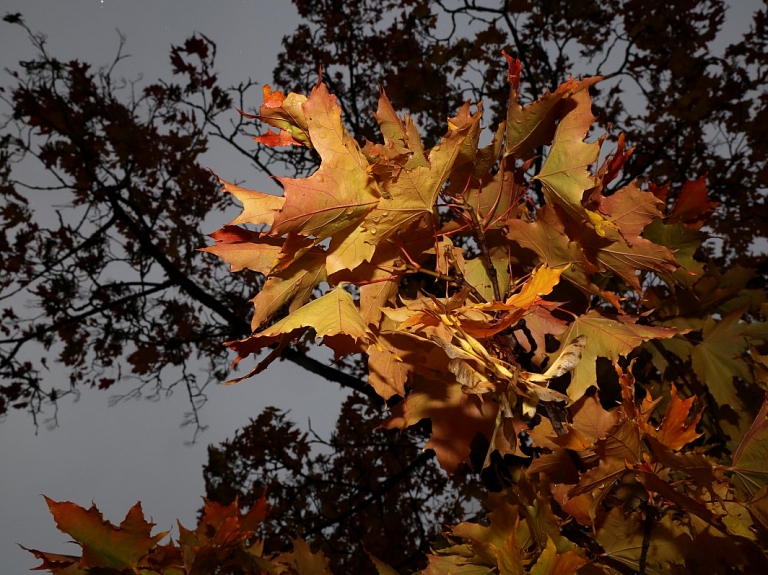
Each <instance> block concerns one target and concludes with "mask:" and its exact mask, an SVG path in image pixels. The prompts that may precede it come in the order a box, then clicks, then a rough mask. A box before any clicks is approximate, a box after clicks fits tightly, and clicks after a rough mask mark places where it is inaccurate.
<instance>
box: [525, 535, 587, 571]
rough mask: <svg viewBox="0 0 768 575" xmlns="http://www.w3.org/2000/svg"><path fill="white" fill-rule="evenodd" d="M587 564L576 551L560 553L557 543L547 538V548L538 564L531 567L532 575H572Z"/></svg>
mask: <svg viewBox="0 0 768 575" xmlns="http://www.w3.org/2000/svg"><path fill="white" fill-rule="evenodd" d="M586 564H587V560H586V559H584V558H583V557H579V556H578V555H577V554H576V552H575V551H566V552H565V553H558V552H557V548H556V547H555V543H554V542H553V541H552V539H550V538H549V537H547V546H546V547H545V549H544V551H543V552H542V554H541V555H539V558H538V559H537V560H536V564H535V565H534V566H533V567H531V570H530V574H531V575H572V574H573V573H576V571H578V570H579V568H580V567H583V566H584V565H586Z"/></svg>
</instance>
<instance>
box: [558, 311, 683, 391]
mask: <svg viewBox="0 0 768 575" xmlns="http://www.w3.org/2000/svg"><path fill="white" fill-rule="evenodd" d="M636 322H637V318H632V317H630V316H627V315H623V316H622V315H617V316H615V317H607V316H604V315H602V314H600V313H599V312H597V311H596V310H591V311H589V312H587V313H586V314H584V315H581V316H579V317H578V318H576V319H575V320H574V321H573V323H571V325H570V326H569V328H568V330H566V332H565V333H564V334H563V336H561V338H560V341H561V342H564V341H571V340H572V339H573V338H575V337H576V336H579V335H585V336H586V337H587V342H588V343H587V345H586V347H585V348H584V350H583V352H582V359H581V362H579V364H578V365H577V366H576V368H575V369H574V370H573V374H572V377H571V383H570V385H569V386H568V396H569V397H570V398H571V400H573V401H576V400H577V399H579V398H580V397H581V396H583V395H584V393H586V391H587V389H589V388H590V387H591V386H593V385H597V373H596V362H597V358H598V357H604V358H607V359H609V360H610V361H617V360H618V359H619V357H626V356H627V355H628V354H629V353H630V352H632V350H634V349H635V348H637V347H638V346H639V345H640V344H641V343H643V342H645V341H649V340H652V339H666V338H671V337H674V336H676V335H679V334H682V333H685V332H686V331H687V330H676V329H673V328H667V327H661V326H651V325H641V324H638V323H636Z"/></svg>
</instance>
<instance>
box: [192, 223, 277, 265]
mask: <svg viewBox="0 0 768 575" xmlns="http://www.w3.org/2000/svg"><path fill="white" fill-rule="evenodd" d="M210 237H211V238H213V239H214V240H216V244H215V245H212V246H208V247H205V248H200V251H201V252H208V253H211V254H214V255H217V256H219V257H220V258H221V259H223V260H224V261H225V262H227V263H228V264H229V265H230V268H229V271H231V272H239V271H241V270H244V269H249V270H253V271H255V272H259V273H261V274H264V275H266V274H268V273H269V272H270V271H271V270H272V268H273V267H274V265H275V263H276V262H277V261H278V258H279V256H280V254H281V252H282V248H283V241H282V240H281V239H276V238H263V237H260V234H257V233H255V232H251V231H248V230H246V229H243V228H239V227H236V226H224V227H223V228H222V229H220V230H219V231H217V232H214V233H212V234H211V235H210Z"/></svg>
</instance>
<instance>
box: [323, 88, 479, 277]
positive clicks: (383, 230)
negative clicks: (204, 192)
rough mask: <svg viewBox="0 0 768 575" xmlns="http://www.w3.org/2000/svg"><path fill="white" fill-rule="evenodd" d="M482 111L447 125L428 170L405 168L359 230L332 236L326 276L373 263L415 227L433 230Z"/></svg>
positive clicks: (384, 187) (384, 188)
mask: <svg viewBox="0 0 768 575" xmlns="http://www.w3.org/2000/svg"><path fill="white" fill-rule="evenodd" d="M481 115H482V113H481V111H478V112H477V113H475V114H474V115H470V114H469V104H468V103H467V104H465V106H464V107H462V109H461V110H460V111H459V113H458V114H457V116H455V117H454V118H450V119H449V123H448V126H449V127H448V132H447V134H446V135H445V136H443V138H442V139H441V140H440V142H439V143H438V145H437V146H435V147H434V148H432V149H431V150H430V151H429V154H428V158H427V159H428V161H427V164H426V165H421V164H418V165H415V166H413V167H409V166H404V167H403V170H402V171H401V172H400V173H399V174H398V175H397V177H396V178H393V179H388V180H384V181H383V182H382V183H381V193H382V194H383V195H384V197H383V198H382V199H381V200H380V201H378V203H377V204H376V205H375V206H373V207H372V209H371V210H370V211H368V212H366V214H365V215H364V219H363V220H362V221H361V222H358V223H357V225H356V226H355V227H352V228H349V229H347V230H345V231H344V232H342V233H339V234H337V235H336V236H334V238H333V240H332V241H331V245H330V248H329V251H328V264H327V265H328V273H329V274H332V273H334V272H336V271H339V270H342V269H353V268H354V267H355V266H357V265H358V264H360V263H361V262H363V261H370V260H371V258H372V257H373V254H374V252H375V251H376V246H377V245H378V244H380V243H381V242H383V241H384V240H386V239H388V238H390V237H391V236H392V235H393V234H395V233H396V232H398V231H405V230H408V229H409V228H411V227H412V226H420V227H421V229H422V230H424V229H426V230H429V229H432V228H433V227H434V223H433V222H432V210H433V207H434V205H435V202H436V200H437V197H438V194H439V193H440V192H441V191H442V189H443V185H444V184H445V182H446V180H447V179H448V177H449V175H450V173H451V170H452V168H453V166H454V163H455V162H456V160H457V158H458V157H459V154H460V152H461V150H462V147H463V145H464V142H465V141H466V140H467V139H468V138H470V137H472V135H473V134H475V133H476V132H477V131H479V129H480V124H479V122H480V118H481Z"/></svg>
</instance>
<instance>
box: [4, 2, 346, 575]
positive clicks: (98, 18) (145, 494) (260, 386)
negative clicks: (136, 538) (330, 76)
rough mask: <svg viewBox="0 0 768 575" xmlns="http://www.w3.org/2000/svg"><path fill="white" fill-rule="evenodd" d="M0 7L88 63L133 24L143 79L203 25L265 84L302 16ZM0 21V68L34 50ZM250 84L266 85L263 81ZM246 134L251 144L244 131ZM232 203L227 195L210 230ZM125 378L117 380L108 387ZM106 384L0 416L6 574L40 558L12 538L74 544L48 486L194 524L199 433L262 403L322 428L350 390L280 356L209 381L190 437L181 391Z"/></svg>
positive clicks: (206, 6)
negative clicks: (119, 399) (198, 426)
mask: <svg viewBox="0 0 768 575" xmlns="http://www.w3.org/2000/svg"><path fill="white" fill-rule="evenodd" d="M0 12H1V13H2V15H4V14H5V13H8V12H11V13H13V12H21V13H22V14H23V16H24V18H25V20H26V22H27V23H28V24H29V26H30V27H31V28H32V29H33V30H36V31H40V32H42V33H44V34H46V35H47V36H48V49H49V51H50V52H51V53H52V54H55V55H57V56H60V57H62V58H63V59H71V58H77V59H81V60H84V61H87V62H91V63H93V64H107V63H109V62H110V61H111V59H112V58H113V57H114V55H115V53H116V51H117V47H118V34H117V32H116V29H119V30H120V31H121V32H123V33H124V34H125V35H126V37H127V45H126V47H125V52H126V53H127V54H130V55H131V56H132V57H131V58H130V59H129V60H127V61H124V62H123V64H122V65H121V67H120V68H119V71H120V75H124V76H125V77H128V78H132V77H135V76H136V75H137V74H139V73H142V74H143V75H144V77H145V78H146V79H147V80H148V81H153V80H155V79H157V78H159V77H166V78H167V77H168V76H169V71H170V65H169V63H168V61H169V58H168V54H169V49H170V46H171V44H180V43H181V42H183V41H184V40H185V39H186V38H187V37H188V36H189V35H191V33H192V32H194V31H199V32H201V33H203V34H205V35H206V36H208V37H209V38H211V39H212V40H214V41H215V42H216V43H217V46H218V52H217V64H218V65H217V69H218V70H219V71H220V78H221V79H222V81H223V82H222V83H223V84H225V85H229V84H232V83H237V82H239V81H240V80H244V79H246V78H247V77H251V78H253V79H254V80H256V81H258V82H259V83H268V82H269V81H270V80H271V73H272V69H273V67H274V66H275V63H276V56H277V54H278V52H279V51H280V41H281V39H282V37H283V36H285V35H287V34H289V33H291V32H292V31H293V30H294V29H295V27H296V25H297V23H298V21H299V19H298V15H297V14H296V13H295V9H294V7H293V4H291V2H289V0H258V1H257V0H220V1H219V2H190V1H184V0H101V1H100V0H2V2H1V3H0ZM0 26H1V27H0V68H2V69H4V68H12V67H15V63H16V62H17V61H18V60H20V59H24V58H29V57H31V56H32V55H33V54H34V51H33V49H32V48H31V46H30V45H29V42H28V41H27V39H26V36H25V34H24V31H23V30H22V29H21V28H19V27H15V26H10V25H8V24H5V23H0ZM0 74H2V80H0V85H5V86H7V85H8V84H9V83H10V78H9V76H8V75H7V74H6V73H5V72H0ZM254 96H255V97H259V98H260V95H259V92H258V91H255V92H254ZM260 103H261V102H260V101H254V102H252V103H251V105H254V106H256V105H259V104H260ZM243 138H244V142H245V144H246V145H251V144H249V143H248V142H249V138H248V137H247V136H245V135H244V136H243ZM253 145H254V146H255V143H254V144H253ZM206 162H207V163H208V165H210V166H211V167H212V168H214V169H215V170H216V171H217V173H219V174H220V175H221V176H222V177H224V178H226V179H229V180H239V181H244V182H245V185H247V186H249V187H252V188H256V189H261V190H264V191H270V190H274V189H275V186H274V184H272V183H271V182H269V181H266V180H265V179H264V178H263V177H258V176H257V175H256V173H255V172H254V171H253V170H252V169H251V168H250V166H249V165H248V163H247V162H246V161H243V160H237V161H233V160H232V158H231V156H229V157H228V156H226V155H224V150H222V149H221V148H218V149H217V148H216V147H215V146H214V147H213V148H212V150H211V152H210V153H209V156H208V157H207V158H206ZM51 202H52V203H53V198H52V199H51ZM40 207H41V208H43V207H45V206H40ZM237 211H238V209H237V208H236V206H235V205H234V204H233V206H232V210H231V211H230V212H229V213H228V214H222V216H221V221H220V222H214V223H212V224H211V229H210V231H211V232H213V231H215V229H216V228H217V227H218V226H219V225H221V224H223V223H225V222H227V221H229V220H231V219H232V218H233V217H234V216H235V215H236V214H237ZM127 385H130V383H129V384H127ZM128 389H129V388H128V387H122V388H120V387H119V385H118V388H117V390H116V391H122V392H125V391H127V390H128ZM114 393H115V390H108V391H97V390H84V392H83V394H82V397H81V399H80V401H79V402H77V403H75V402H73V401H72V400H71V399H70V398H69V397H67V398H65V399H64V400H63V401H62V402H61V406H60V411H59V424H60V425H59V427H58V428H57V429H55V430H53V431H48V430H47V429H45V427H42V426H41V428H40V429H39V431H38V433H37V435H36V434H35V428H34V426H33V422H32V420H31V418H30V417H29V416H27V415H25V414H23V413H11V414H10V415H9V417H8V418H7V419H6V420H5V421H4V422H3V423H0V438H2V440H0V462H2V463H1V464H0V518H2V519H0V572H2V574H3V575H20V574H22V573H26V572H28V571H27V570H28V569H30V568H32V567H35V566H37V565H38V564H39V562H38V561H37V560H36V559H34V557H33V556H32V555H31V554H29V553H27V552H26V551H24V550H22V549H21V548H19V547H18V546H17V545H16V543H21V544H23V545H24V546H26V547H31V548H37V549H41V550H44V551H51V552H59V553H77V551H78V549H77V548H76V547H75V546H74V545H73V544H71V543H67V539H68V538H67V536H66V535H64V534H62V533H60V532H59V531H58V530H57V529H56V527H55V524H54V522H53V519H52V517H51V516H50V514H49V512H48V509H47V507H46V505H45V501H44V500H43V498H42V494H45V495H47V496H49V497H51V498H53V499H55V500H69V501H74V502H75V503H78V504H79V505H82V506H86V507H87V506H89V505H90V503H91V501H93V502H95V503H96V505H97V506H98V507H99V509H101V511H102V512H103V513H104V514H105V517H106V518H107V519H109V520H110V521H112V522H114V523H119V522H120V521H122V519H123V518H124V517H125V514H126V513H127V511H128V509H129V508H130V507H131V506H132V505H133V504H134V503H136V501H138V500H140V501H142V504H143V508H144V511H145V514H146V515H147V516H151V517H152V518H153V519H154V521H155V522H156V523H157V524H158V527H157V529H158V530H160V529H162V530H167V529H170V528H172V527H174V526H175V519H177V518H178V519H179V520H181V522H182V524H184V525H185V526H187V527H193V526H194V525H195V512H196V510H197V508H198V507H199V505H200V499H199V498H200V496H202V495H203V494H204V487H203V479H202V466H203V464H204V463H205V461H206V446H207V444H209V443H218V442H221V441H223V440H225V439H227V438H229V437H231V436H232V435H233V434H234V433H235V431H236V430H237V429H239V428H241V427H242V426H244V425H246V424H247V423H248V420H249V418H251V417H256V416H257V415H258V414H259V413H260V411H261V410H262V409H263V408H264V407H265V406H267V405H276V406H278V407H280V408H282V409H290V410H291V417H292V419H293V420H294V421H296V422H297V423H299V424H300V425H302V426H305V425H306V423H307V420H308V419H309V418H311V420H312V427H313V429H315V430H316V431H318V433H320V434H321V435H322V436H327V435H328V434H329V432H330V431H331V429H332V428H333V424H334V423H335V420H336V415H337V414H338V405H339V403H340V400H341V398H342V397H343V395H344V394H343V393H342V392H341V391H340V390H339V387H338V385H337V384H333V383H329V382H326V381H322V380H317V379H311V378H309V377H308V376H307V373H306V372H305V371H303V370H301V369H300V368H298V367H295V366H293V365H292V364H288V363H278V364H275V365H273V366H272V368H270V370H268V372H267V373H265V374H263V375H262V376H260V377H259V378H257V379H256V380H252V381H248V382H245V383H244V384H240V385H238V386H234V387H226V388H225V387H221V386H215V387H210V386H209V388H208V389H207V393H208V397H209V401H208V403H207V404H206V405H205V406H204V408H203V410H202V419H203V423H204V424H206V425H209V428H208V430H207V431H206V432H205V433H204V434H203V435H202V436H201V437H200V439H199V443H198V444H196V445H194V446H191V447H189V446H186V445H185V442H186V441H188V440H190V439H191V437H192V434H191V430H190V429H188V428H187V429H180V427H179V425H180V423H181V421H182V420H183V417H184V412H185V411H187V410H188V408H189V405H188V401H187V398H186V395H185V393H184V391H183V390H179V391H178V392H177V393H176V394H175V395H174V396H172V397H170V398H164V399H162V400H160V401H159V402H154V403H153V402H148V401H130V402H127V403H120V404H118V405H117V406H115V407H111V408H110V407H107V403H108V401H109V398H110V397H111V396H112V395H113V394H114Z"/></svg>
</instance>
